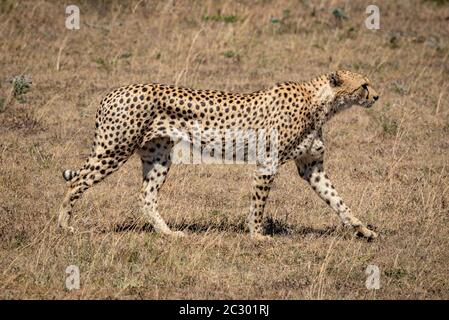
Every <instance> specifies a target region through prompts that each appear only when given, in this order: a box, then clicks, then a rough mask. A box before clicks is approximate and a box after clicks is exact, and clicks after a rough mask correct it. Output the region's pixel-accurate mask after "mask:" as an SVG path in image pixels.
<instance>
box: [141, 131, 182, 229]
mask: <svg viewBox="0 0 449 320" xmlns="http://www.w3.org/2000/svg"><path fill="white" fill-rule="evenodd" d="M173 145H174V144H173V142H172V141H171V140H170V139H169V138H155V139H152V140H150V141H149V142H147V143H146V144H145V146H144V147H143V148H142V149H140V150H139V151H138V154H139V155H140V158H141V160H142V173H143V182H142V190H141V199H142V202H143V208H142V211H143V215H144V217H145V219H146V220H147V221H148V222H149V223H150V224H151V225H152V226H153V228H154V230H155V231H156V232H158V233H161V234H164V235H169V236H174V237H183V236H184V235H185V234H184V232H182V231H172V230H171V229H170V228H169V227H168V226H167V224H166V223H165V221H164V219H163V218H162V217H161V215H160V214H159V211H158V208H157V197H158V194H159V190H160V189H161V187H162V186H163V184H164V182H165V179H166V177H167V173H168V171H169V169H170V165H171V159H170V152H171V150H172V148H173Z"/></svg>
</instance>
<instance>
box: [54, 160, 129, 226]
mask: <svg viewBox="0 0 449 320" xmlns="http://www.w3.org/2000/svg"><path fill="white" fill-rule="evenodd" d="M128 157H129V155H121V156H120V155H115V156H114V155H112V154H111V153H109V154H108V155H106V154H105V153H101V154H95V153H93V154H92V155H91V156H90V157H89V159H87V161H86V163H85V164H84V166H83V167H82V168H81V169H80V170H77V171H72V170H65V171H64V172H63V177H64V179H65V180H66V181H67V183H68V185H69V188H68V190H67V192H66V195H65V197H64V200H63V201H62V205H61V207H60V209H59V218H58V227H60V228H61V229H63V230H68V231H70V232H74V231H75V230H74V228H73V227H71V226H70V220H71V215H72V208H73V205H74V204H75V202H76V201H77V200H78V199H79V198H80V197H81V195H82V194H83V193H84V192H85V191H86V190H87V189H89V188H90V187H91V186H93V185H94V184H96V183H98V182H100V181H101V180H103V179H104V178H106V177H107V176H108V175H110V174H111V173H113V172H114V171H116V170H117V169H118V168H120V167H121V166H122V165H123V163H125V162H126V160H127V159H128Z"/></svg>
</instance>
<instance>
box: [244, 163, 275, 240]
mask: <svg viewBox="0 0 449 320" xmlns="http://www.w3.org/2000/svg"><path fill="white" fill-rule="evenodd" d="M273 179H274V174H266V173H265V174H264V173H263V172H261V171H260V170H257V171H256V173H255V175H254V180H253V186H252V192H251V207H250V214H249V216H248V218H247V220H246V222H247V224H248V228H249V232H250V235H251V238H253V239H256V240H269V239H271V238H270V237H269V236H266V235H263V233H262V222H263V217H264V209H265V203H266V200H267V197H268V194H269V192H270V188H271V183H272V182H273Z"/></svg>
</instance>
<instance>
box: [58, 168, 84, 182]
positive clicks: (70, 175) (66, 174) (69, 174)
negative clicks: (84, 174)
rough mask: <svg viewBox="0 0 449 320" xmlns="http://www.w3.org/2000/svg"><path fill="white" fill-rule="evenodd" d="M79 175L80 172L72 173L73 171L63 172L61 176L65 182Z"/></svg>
mask: <svg viewBox="0 0 449 320" xmlns="http://www.w3.org/2000/svg"><path fill="white" fill-rule="evenodd" d="M79 174H80V170H77V171H73V170H65V171H64V172H63V173H62V176H63V177H64V179H65V181H67V182H68V181H71V180H72V179H74V178H75V177H77V176H79Z"/></svg>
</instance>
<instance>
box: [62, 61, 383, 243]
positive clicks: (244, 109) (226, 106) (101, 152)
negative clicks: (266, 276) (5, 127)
mask: <svg viewBox="0 0 449 320" xmlns="http://www.w3.org/2000/svg"><path fill="white" fill-rule="evenodd" d="M377 99H378V94H377V93H376V92H375V90H374V89H373V88H372V87H371V84H370V82H369V80H368V79H367V78H366V77H364V76H362V75H359V74H356V73H352V72H349V71H343V70H340V71H337V72H334V73H331V74H326V75H322V76H319V77H317V78H315V79H312V80H310V81H308V82H285V83H280V84H277V85H275V86H273V87H271V88H268V89H266V90H260V91H256V92H252V93H230V92H221V91H215V90H195V89H190V88H183V87H176V86H170V85H163V84H137V85H130V86H125V87H122V88H119V89H117V90H114V91H112V92H110V93H109V94H108V95H107V96H106V97H105V98H104V99H103V100H102V101H101V104H100V107H99V108H98V111H97V114H96V122H95V126H96V131H95V138H94V142H93V148H92V153H91V155H90V156H89V158H88V159H87V161H86V162H85V164H84V166H83V167H82V168H81V169H80V170H78V171H71V170H66V171H64V173H63V176H64V178H65V180H67V181H68V185H69V186H68V191H67V194H66V196H65V198H64V200H63V203H62V206H61V210H60V215H59V226H60V227H63V228H70V230H73V228H71V227H69V220H70V216H71V211H72V207H73V205H74V203H75V201H76V200H77V199H78V198H79V197H80V196H81V195H82V194H83V193H84V192H85V191H86V190H87V189H88V188H89V187H91V186H92V185H94V184H96V183H98V182H100V181H101V180H103V179H104V178H105V177H106V176H108V175H109V174H111V173H113V172H114V171H116V170H118V169H119V168H120V167H121V166H122V165H123V164H124V163H125V162H126V161H127V160H128V159H129V157H130V156H131V155H132V154H134V153H137V154H138V155H139V156H140V158H141V161H142V168H143V184H142V191H141V198H142V202H143V214H144V215H145V217H146V218H147V220H148V221H149V222H150V223H151V224H152V225H153V226H154V228H155V230H156V231H158V232H161V233H163V234H170V235H175V236H182V235H183V233H182V232H181V231H176V232H174V231H172V230H170V228H169V227H168V226H167V224H166V223H165V222H164V220H163V219H162V217H161V216H160V214H159V211H158V209H157V198H158V193H159V190H160V188H161V187H162V185H163V183H164V181H165V178H166V175H167V173H168V171H169V168H170V165H171V161H172V159H171V158H170V152H171V150H172V148H173V146H174V145H175V144H176V143H177V142H178V140H177V139H176V135H177V132H179V131H183V132H191V130H192V129H193V126H194V124H195V123H196V124H198V123H200V130H203V131H205V130H207V129H210V128H214V129H216V130H218V131H219V132H220V133H221V134H223V135H224V134H225V131H226V130H227V129H241V130H245V129H254V130H258V129H264V130H266V131H269V130H272V129H275V130H276V132H277V133H278V137H279V141H278V155H277V160H278V161H277V162H276V163H275V162H273V161H268V162H265V163H260V162H258V163H257V165H256V170H255V173H254V182H253V186H252V193H251V206H250V214H249V216H248V219H247V223H248V227H249V230H250V234H251V236H252V237H253V238H257V239H265V238H266V236H264V235H263V231H262V222H263V214H264V207H265V203H266V200H267V197H268V194H269V191H270V187H271V184H272V182H273V179H274V177H275V175H276V172H277V171H278V168H279V166H280V165H282V164H284V163H285V162H286V161H289V160H293V161H295V163H296V166H297V168H298V173H299V175H300V176H301V177H302V178H303V179H305V180H306V181H307V182H308V183H309V184H310V186H311V187H312V188H313V190H315V191H316V193H317V194H318V196H319V197H321V198H322V199H323V200H324V201H325V202H326V203H327V204H328V205H329V206H330V207H331V208H332V209H333V210H334V211H335V212H336V213H337V214H338V215H339V217H340V218H341V221H342V222H343V224H345V225H348V226H350V227H352V228H354V229H355V231H357V232H358V233H359V234H361V235H363V236H365V237H367V238H375V237H376V236H377V235H376V233H375V232H373V231H371V230H369V229H368V228H366V227H365V226H364V225H363V224H362V223H361V222H360V220H358V219H357V218H356V217H354V216H353V215H352V213H351V211H350V209H349V208H348V206H347V205H346V204H345V203H344V202H343V200H342V199H341V197H340V196H339V195H338V193H337V191H336V190H335V187H334V185H333V184H332V183H331V181H330V179H329V177H328V176H327V174H326V173H325V171H324V166H323V155H324V151H325V145H324V141H323V138H322V128H323V125H324V124H325V123H326V121H327V120H329V119H330V118H331V117H332V116H333V115H334V114H336V113H338V112H340V111H342V110H344V109H346V108H349V107H350V106H352V105H359V106H362V107H366V108H369V107H371V106H372V105H373V103H374V102H375V101H376V100H377ZM201 143H206V141H201ZM268 148H269V147H268ZM267 151H268V149H267ZM271 160H273V159H271ZM267 167H270V169H271V170H268V171H267V170H266V169H267Z"/></svg>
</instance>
